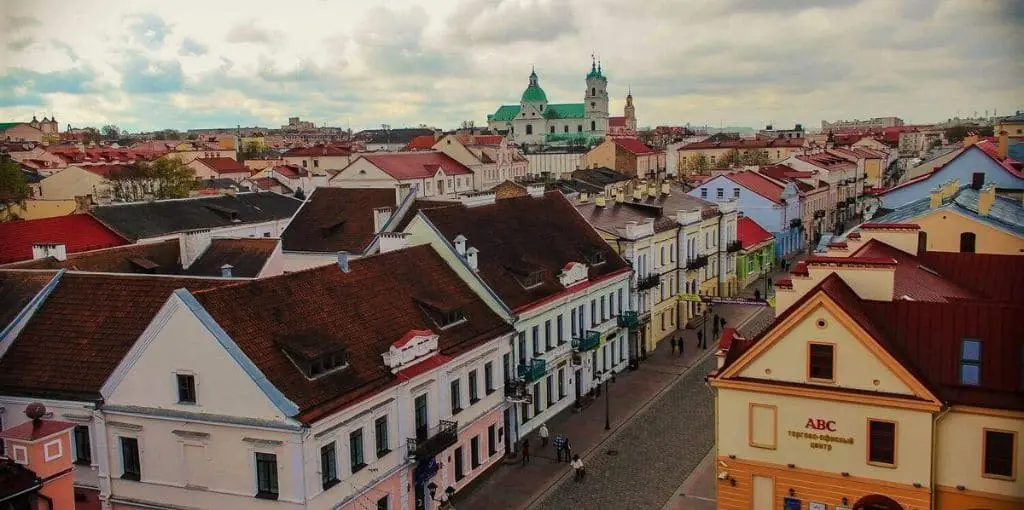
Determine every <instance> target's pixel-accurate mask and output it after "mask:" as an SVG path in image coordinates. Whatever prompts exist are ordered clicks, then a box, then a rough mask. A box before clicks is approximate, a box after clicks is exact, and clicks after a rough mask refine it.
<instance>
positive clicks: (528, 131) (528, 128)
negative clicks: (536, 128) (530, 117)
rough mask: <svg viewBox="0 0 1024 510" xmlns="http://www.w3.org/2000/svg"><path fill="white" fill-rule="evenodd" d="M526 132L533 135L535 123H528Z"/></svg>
mask: <svg viewBox="0 0 1024 510" xmlns="http://www.w3.org/2000/svg"><path fill="white" fill-rule="evenodd" d="M526 134H528V135H532V134H533V124H527V125H526Z"/></svg>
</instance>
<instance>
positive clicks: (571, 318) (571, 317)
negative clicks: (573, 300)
mask: <svg viewBox="0 0 1024 510" xmlns="http://www.w3.org/2000/svg"><path fill="white" fill-rule="evenodd" d="M569 322H570V323H571V324H572V336H573V337H577V336H579V335H578V334H577V333H576V309H575V308H573V309H572V311H571V312H570V313H569Z"/></svg>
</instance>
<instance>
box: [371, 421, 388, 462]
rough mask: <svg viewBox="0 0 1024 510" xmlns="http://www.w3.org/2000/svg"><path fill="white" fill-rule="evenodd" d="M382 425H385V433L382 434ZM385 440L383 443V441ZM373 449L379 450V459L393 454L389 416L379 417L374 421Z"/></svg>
mask: <svg viewBox="0 0 1024 510" xmlns="http://www.w3.org/2000/svg"><path fill="white" fill-rule="evenodd" d="M381 424H383V425H384V427H383V429H384V433H383V434H382V433H381ZM381 439H383V441H381ZM373 448H374V449H375V450H377V458H378V459H379V458H381V457H383V456H385V455H387V454H389V453H391V424H390V423H389V422H388V416H387V415H384V416H378V417H377V418H376V419H374V420H373Z"/></svg>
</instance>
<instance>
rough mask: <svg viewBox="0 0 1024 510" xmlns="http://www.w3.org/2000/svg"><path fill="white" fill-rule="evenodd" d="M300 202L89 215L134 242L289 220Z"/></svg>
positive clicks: (130, 207) (225, 201) (147, 207)
mask: <svg viewBox="0 0 1024 510" xmlns="http://www.w3.org/2000/svg"><path fill="white" fill-rule="evenodd" d="M301 204H302V201H300V200H296V199H294V198H292V197H287V196H285V195H280V194H277V193H270V192H260V193H238V194H237V195H234V196H231V195H220V196H215V197H202V198H185V199H180V200H159V201H156V202H139V203H132V204H117V205H106V206H100V207H96V208H94V209H93V210H92V211H91V212H90V213H89V214H91V215H92V216H93V217H94V218H96V219H98V220H100V221H101V222H102V223H103V224H104V225H106V226H108V227H110V228H111V229H113V230H114V231H115V232H117V233H119V234H121V235H122V236H124V237H125V238H127V239H130V240H132V241H137V240H139V239H147V238H151V237H159V236H163V235H167V234H173V233H176V232H184V231H187V230H195V229H202V228H217V227H229V226H234V225H243V224H246V223H262V222H267V221H273V220H280V219H285V218H289V217H291V216H292V215H293V214H295V210H296V209H298V208H299V205H301Z"/></svg>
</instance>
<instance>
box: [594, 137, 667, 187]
mask: <svg viewBox="0 0 1024 510" xmlns="http://www.w3.org/2000/svg"><path fill="white" fill-rule="evenodd" d="M580 168H610V169H612V170H615V171H616V172H618V173H620V174H623V175H626V176H628V177H639V178H641V179H662V178H664V176H665V151H660V150H657V149H655V148H653V147H649V146H648V145H647V144H645V143H643V142H641V141H640V140H637V139H636V138H609V139H606V140H605V141H604V142H603V143H601V144H600V145H598V146H597V147H594V148H593V149H591V150H590V152H588V153H586V154H585V155H584V156H583V157H582V158H581V159H580Z"/></svg>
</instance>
